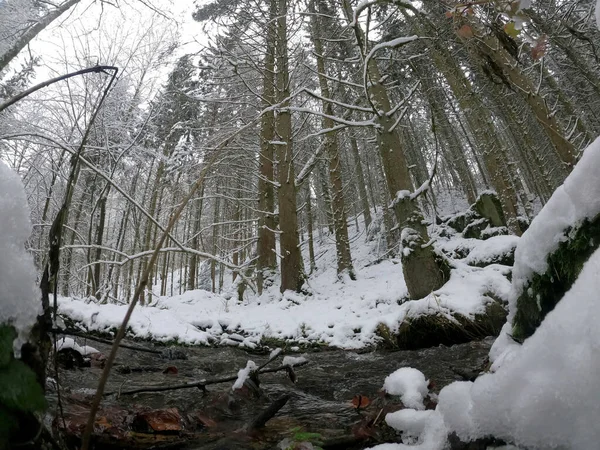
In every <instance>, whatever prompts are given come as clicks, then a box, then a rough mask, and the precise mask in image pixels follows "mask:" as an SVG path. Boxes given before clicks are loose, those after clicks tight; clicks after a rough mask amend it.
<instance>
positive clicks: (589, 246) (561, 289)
mask: <svg viewBox="0 0 600 450" xmlns="http://www.w3.org/2000/svg"><path fill="white" fill-rule="evenodd" d="M565 236H567V240H565V241H564V242H561V243H560V244H559V246H558V248H557V249H556V250H555V251H554V252H552V253H551V254H550V255H549V256H548V259H547V262H548V269H547V270H546V271H545V272H544V273H536V274H534V275H533V276H532V277H531V279H530V280H529V281H528V282H527V283H525V285H524V286H523V291H522V292H521V295H519V297H518V299H517V312H516V314H515V318H514V319H513V323H512V328H513V329H512V336H513V338H514V339H516V340H518V341H524V340H525V339H527V338H528V337H530V336H531V335H532V334H533V333H534V332H535V330H536V329H537V327H539V326H540V324H541V323H542V321H543V320H544V317H546V314H548V313H549V312H550V311H552V310H553V309H554V307H555V306H556V305H557V303H558V302H559V301H560V299H561V298H563V296H564V295H565V293H566V292H567V291H568V290H569V289H570V288H571V286H572V285H573V283H574V282H575V280H576V279H577V277H578V276H579V274H580V273H581V270H582V269H583V266H584V264H585V263H586V262H587V260H588V259H589V257H590V256H591V255H592V253H594V251H595V250H596V249H597V248H598V246H599V245H600V215H597V216H596V217H595V218H594V219H592V220H591V221H590V220H585V221H584V222H583V223H582V224H581V225H580V226H578V227H577V228H570V229H568V230H566V232H565Z"/></svg>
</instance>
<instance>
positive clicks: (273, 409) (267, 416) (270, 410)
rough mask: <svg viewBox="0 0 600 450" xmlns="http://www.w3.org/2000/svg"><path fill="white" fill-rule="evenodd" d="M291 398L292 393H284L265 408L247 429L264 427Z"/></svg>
mask: <svg viewBox="0 0 600 450" xmlns="http://www.w3.org/2000/svg"><path fill="white" fill-rule="evenodd" d="M289 399H290V394H284V395H282V396H281V397H279V398H278V399H277V400H275V401H274V402H273V403H271V404H270V405H269V406H268V407H267V408H266V409H264V410H263V411H262V412H261V413H260V414H259V415H258V416H256V417H255V418H254V420H252V422H250V423H249V424H248V425H246V430H248V431H251V430H257V429H258V428H262V427H264V426H265V424H266V423H267V422H268V421H269V420H271V419H272V418H273V417H274V416H275V414H277V413H278V412H279V410H280V409H281V408H283V407H284V406H285V405H286V403H287V402H288V400H289Z"/></svg>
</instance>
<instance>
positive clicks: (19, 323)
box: [0, 161, 42, 357]
mask: <svg viewBox="0 0 600 450" xmlns="http://www.w3.org/2000/svg"><path fill="white" fill-rule="evenodd" d="M30 234H31V221H30V219H29V207H28V205H27V197H26V196H25V191H24V189H23V184H22V183H21V179H20V178H19V176H18V175H17V174H16V173H15V172H13V171H12V170H11V169H10V168H8V167H7V166H6V165H5V164H4V163H3V162H1V161H0V255H2V257H1V258H0V324H7V323H8V324H11V325H12V326H13V327H14V328H15V330H16V331H17V338H16V339H15V341H14V344H13V345H14V353H15V356H16V357H19V356H20V352H21V346H22V345H23V344H24V343H25V342H26V341H27V338H28V336H29V332H30V331H31V328H32V327H33V325H34V324H35V322H36V320H37V316H38V315H39V314H41V312H42V304H41V300H40V291H39V289H38V288H37V287H36V285H35V279H36V274H35V267H34V265H33V258H32V257H31V255H30V254H28V253H27V252H26V251H25V247H24V243H25V241H26V240H27V238H28V237H29V235H30Z"/></svg>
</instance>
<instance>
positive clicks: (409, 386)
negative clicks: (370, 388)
mask: <svg viewBox="0 0 600 450" xmlns="http://www.w3.org/2000/svg"><path fill="white" fill-rule="evenodd" d="M427 383H428V381H427V380H426V379H425V375H423V373H421V371H419V370H417V369H413V368H412V367H402V368H400V369H398V370H396V371H395V372H394V373H392V374H391V375H388V376H387V377H386V379H385V381H384V382H383V390H384V391H385V392H387V393H388V394H390V395H399V396H400V399H401V400H402V403H403V404H404V406H406V407H408V408H413V409H425V405H424V404H423V400H424V399H425V397H426V396H427V394H428V393H429V389H428V388H427Z"/></svg>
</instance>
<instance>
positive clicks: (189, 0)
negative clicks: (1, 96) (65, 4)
mask: <svg viewBox="0 0 600 450" xmlns="http://www.w3.org/2000/svg"><path fill="white" fill-rule="evenodd" d="M144 2H145V3H147V4H152V5H153V6H154V7H155V8H156V9H157V10H159V11H160V12H162V13H164V15H165V16H167V17H168V19H166V18H163V17H160V16H159V15H158V14H156V13H155V12H153V11H152V10H151V9H150V8H148V7H146V6H144V4H143V3H142V2H140V1H138V0H121V1H119V2H118V4H119V5H120V7H119V8H115V7H112V6H110V5H108V4H105V5H104V7H102V4H101V2H99V1H92V0H82V1H81V2H80V3H79V4H78V5H77V6H76V7H75V8H72V9H71V10H69V11H68V12H67V13H65V14H63V15H62V16H61V17H60V18H58V19H57V20H55V21H54V22H53V23H52V24H51V25H50V26H49V27H48V28H46V30H44V31H43V32H42V33H40V35H39V36H38V37H37V38H36V39H35V40H34V41H33V42H32V43H31V45H30V48H29V49H27V48H26V49H24V50H23V52H22V53H23V54H26V53H27V52H28V50H29V51H30V52H31V54H33V55H34V56H40V57H41V58H42V67H39V68H37V69H36V74H37V76H36V79H35V81H36V82H40V81H43V80H45V79H46V78H49V77H52V76H56V75H57V74H62V73H64V72H65V71H66V68H65V66H64V62H63V61H64V60H65V59H66V60H68V61H73V62H76V61H77V59H78V58H80V57H81V56H82V55H81V54H80V53H82V52H81V51H80V50H79V51H78V50H76V48H77V47H79V48H81V47H82V46H83V45H85V46H86V47H87V48H89V49H90V50H89V51H88V53H89V54H90V55H91V56H92V57H93V58H92V60H91V62H92V63H98V64H103V63H105V62H106V61H103V60H102V59H103V58H102V51H99V50H98V48H101V47H102V45H103V44H102V43H100V42H101V41H102V42H103V43H104V44H106V41H107V40H108V39H106V37H107V35H108V36H112V37H117V36H128V37H130V38H129V39H128V40H130V41H131V42H133V41H135V40H137V41H139V40H140V36H141V35H142V34H143V33H147V32H148V30H149V29H150V28H153V27H152V26H151V25H152V23H153V22H154V23H160V22H163V23H166V24H167V28H168V31H169V33H173V34H176V35H178V36H179V39H178V41H179V43H180V46H179V47H178V49H177V50H176V52H175V53H174V54H173V55H172V58H171V62H174V61H175V60H176V59H177V57H179V56H181V55H183V54H185V53H192V52H195V51H198V50H199V49H200V48H201V44H199V42H205V41H206V37H205V36H203V35H202V27H201V25H200V24H199V23H197V22H195V21H194V20H193V19H192V12H193V11H194V0H144ZM103 36H104V37H103ZM77 41H79V42H77ZM81 41H85V44H82V43H81ZM130 45H132V44H131V43H130ZM17 59H18V60H17V61H13V63H12V64H11V66H12V67H13V68H14V67H17V66H18V65H19V62H20V61H22V59H23V55H21V57H20V58H17ZM19 60H20V61H19ZM90 65H93V64H90ZM157 70H159V72H161V75H164V76H165V77H166V75H167V74H168V72H169V66H165V67H163V68H157Z"/></svg>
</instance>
